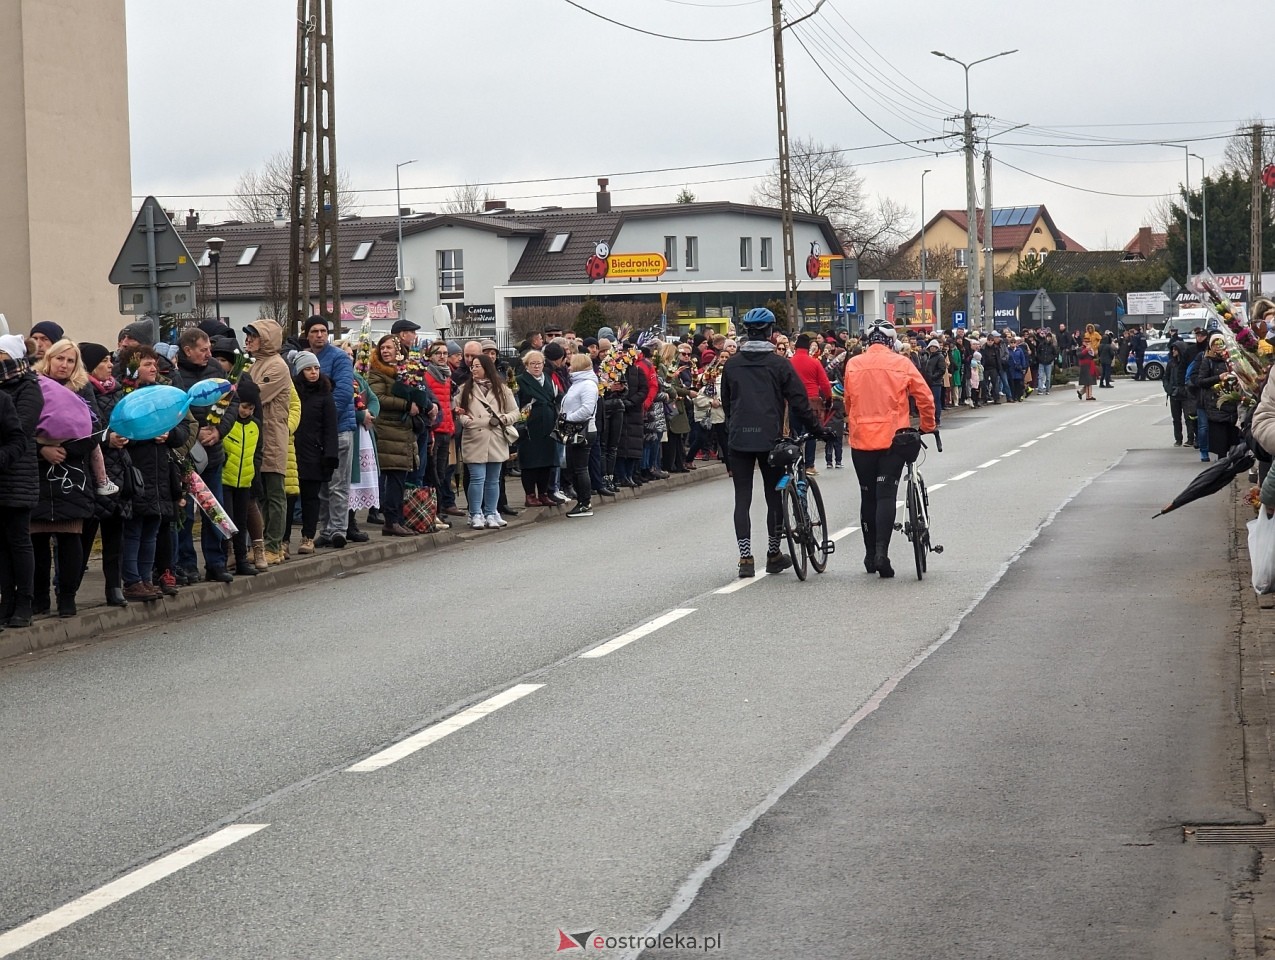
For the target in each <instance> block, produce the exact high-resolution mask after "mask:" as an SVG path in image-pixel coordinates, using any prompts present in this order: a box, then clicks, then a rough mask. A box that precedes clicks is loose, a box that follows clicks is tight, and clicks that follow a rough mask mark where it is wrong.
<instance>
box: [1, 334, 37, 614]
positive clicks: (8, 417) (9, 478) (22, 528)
mask: <svg viewBox="0 0 1275 960" xmlns="http://www.w3.org/2000/svg"><path fill="white" fill-rule="evenodd" d="M13 341H16V343H13ZM25 355H26V348H25V345H24V344H23V343H22V338H21V337H17V336H13V335H11V334H10V335H6V336H4V337H0V397H3V399H4V400H6V401H8V402H7V404H0V621H3V625H4V626H7V627H29V626H31V617H32V606H33V601H34V591H35V551H34V550H33V549H32V547H31V510H32V509H33V508H34V507H35V505H36V502H37V501H38V500H39V498H40V474H39V470H38V468H37V466H36V459H35V458H36V454H35V430H36V424H38V423H39V422H40V413H41V412H42V411H43V410H44V394H43V393H42V392H41V391H40V384H39V382H38V381H37V380H36V376H35V374H34V373H32V372H31V371H30V370H29V369H28V367H27V362H26V359H25ZM15 425H16V428H17V429H16V431H15V429H14V428H15Z"/></svg>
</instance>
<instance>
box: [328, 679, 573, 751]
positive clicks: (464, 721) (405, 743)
mask: <svg viewBox="0 0 1275 960" xmlns="http://www.w3.org/2000/svg"><path fill="white" fill-rule="evenodd" d="M586 656H587V654H586ZM543 686H544V684H543V683H520V684H518V685H517V686H513V687H510V688H509V689H508V690H505V691H504V692H503V693H498V694H496V695H495V696H494V697H488V698H487V699H486V700H484V701H483V702H482V703H476V704H474V705H473V706H472V707H470V708H468V709H467V710H462V711H461V712H460V713H458V714H456V716H454V717H448V718H447V719H446V720H441V721H439V722H438V723H435V724H433V725H431V726H428V727H426V728H425V729H424V730H422V731H420V732H419V733H414V734H412V735H411V736H410V737H408V738H406V739H405V740H400V741H399V742H398V743H396V744H394V745H393V746H392V747H386V748H385V749H384V750H382V751H381V752H380V753H374V754H372V756H370V757H368V758H367V759H366V760H360V761H359V762H358V763H356V764H354V765H353V766H350V767H346V768H345V772H346V773H369V772H371V771H373V770H380V769H381V768H382V767H388V766H389V765H390V764H391V763H395V762H397V761H399V760H402V759H403V758H404V757H407V756H411V755H412V754H413V753H415V752H416V751H417V750H420V749H422V748H423V747H428V746H429V745H430V744H431V743H435V742H437V741H439V740H442V739H443V737H445V736H447V735H448V734H449V733H455V732H456V731H457V730H460V729H462V728H463V727H467V726H469V725H470V724H471V723H473V722H474V721H476V720H481V719H482V718H483V717H485V716H487V714H489V713H493V712H495V711H496V710H499V709H500V708H501V707H504V706H508V705H509V704H511V703H513V702H514V701H515V700H521V699H522V698H523V697H525V696H527V694H529V693H535V692H536V691H537V690H539V689H540V688H541V687H543Z"/></svg>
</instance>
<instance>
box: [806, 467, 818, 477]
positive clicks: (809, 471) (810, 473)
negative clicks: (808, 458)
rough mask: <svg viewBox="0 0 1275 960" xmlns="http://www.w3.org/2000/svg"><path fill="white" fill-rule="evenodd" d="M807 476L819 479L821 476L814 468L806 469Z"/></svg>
mask: <svg viewBox="0 0 1275 960" xmlns="http://www.w3.org/2000/svg"><path fill="white" fill-rule="evenodd" d="M806 476H808V477H817V476H819V471H818V470H816V469H815V468H814V467H806Z"/></svg>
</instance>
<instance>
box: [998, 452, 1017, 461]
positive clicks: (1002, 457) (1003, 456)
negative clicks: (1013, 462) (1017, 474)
mask: <svg viewBox="0 0 1275 960" xmlns="http://www.w3.org/2000/svg"><path fill="white" fill-rule="evenodd" d="M1016 453H1022V451H1021V450H1010V451H1009V452H1008V453H1002V454H1001V459H1002V460H1004V459H1005V458H1006V457H1012V456H1013V455H1014V454H1016Z"/></svg>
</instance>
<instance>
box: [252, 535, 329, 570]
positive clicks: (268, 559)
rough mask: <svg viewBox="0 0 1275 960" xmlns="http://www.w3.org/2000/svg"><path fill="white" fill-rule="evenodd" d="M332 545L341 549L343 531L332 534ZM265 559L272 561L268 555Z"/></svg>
mask: <svg viewBox="0 0 1275 960" xmlns="http://www.w3.org/2000/svg"><path fill="white" fill-rule="evenodd" d="M332 546H333V547H334V548H335V549H337V550H340V549H342V548H343V547H344V546H345V534H343V533H334V534H332ZM266 560H267V561H268V562H270V563H274V561H273V560H271V559H270V558H269V557H268V556H267V557H266Z"/></svg>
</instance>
